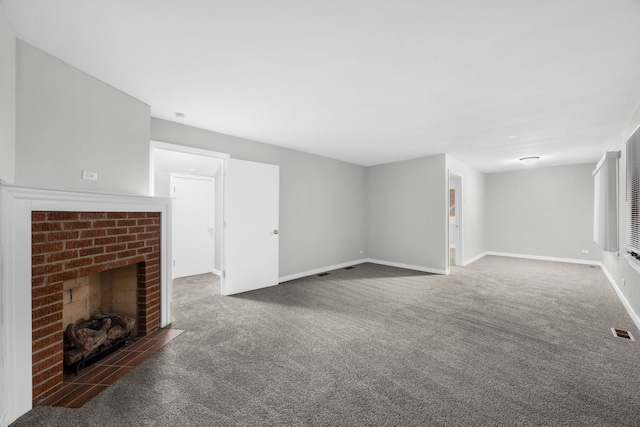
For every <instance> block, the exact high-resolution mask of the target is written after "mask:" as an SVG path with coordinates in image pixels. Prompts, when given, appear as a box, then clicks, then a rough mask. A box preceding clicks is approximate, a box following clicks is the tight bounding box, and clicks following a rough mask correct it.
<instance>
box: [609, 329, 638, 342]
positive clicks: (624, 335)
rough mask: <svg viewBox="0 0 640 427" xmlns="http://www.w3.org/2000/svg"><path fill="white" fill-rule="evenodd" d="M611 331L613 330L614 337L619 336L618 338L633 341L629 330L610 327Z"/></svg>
mask: <svg viewBox="0 0 640 427" xmlns="http://www.w3.org/2000/svg"><path fill="white" fill-rule="evenodd" d="M611 332H613V336H615V337H620V338H625V339H628V340H631V341H635V339H634V338H633V335H631V332H629V331H625V330H624V329H616V328H611Z"/></svg>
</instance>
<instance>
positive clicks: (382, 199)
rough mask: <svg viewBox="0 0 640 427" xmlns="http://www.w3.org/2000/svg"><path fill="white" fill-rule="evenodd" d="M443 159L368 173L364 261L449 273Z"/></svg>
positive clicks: (390, 165)
mask: <svg viewBox="0 0 640 427" xmlns="http://www.w3.org/2000/svg"><path fill="white" fill-rule="evenodd" d="M445 163H446V162H445V156H444V155H438V156H431V157H423V158H419V159H414V160H407V161H403V162H396V163H388V164H385V165H378V166H372V167H369V168H367V211H368V233H367V235H368V245H367V253H368V257H369V258H371V259H374V260H381V261H387V262H393V263H397V264H405V265H411V266H415V267H420V268H424V269H431V270H434V271H438V272H445V271H446V270H447V264H446V261H447V259H446V256H447V232H448V227H449V217H448V215H447V212H448V210H449V189H448V188H447V179H446V169H445V168H446V165H445Z"/></svg>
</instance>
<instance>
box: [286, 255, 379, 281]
mask: <svg viewBox="0 0 640 427" xmlns="http://www.w3.org/2000/svg"><path fill="white" fill-rule="evenodd" d="M365 262H367V260H366V259H359V260H356V261H349V262H343V263H342V264H336V265H330V266H327V267H321V268H315V269H313V270H307V271H303V272H301V273H295V274H289V275H288V276H283V277H280V278H279V279H278V281H279V282H280V283H284V282H288V281H290V280H295V279H300V278H302V277H307V276H314V275H316V274H320V273H324V272H326V271H331V270H337V269H339V268H345V267H351V266H352V265H358V264H362V263H365Z"/></svg>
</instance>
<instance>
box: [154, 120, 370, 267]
mask: <svg viewBox="0 0 640 427" xmlns="http://www.w3.org/2000/svg"><path fill="white" fill-rule="evenodd" d="M151 138H152V139H153V140H154V141H162V142H168V143H172V144H178V145H186V146H190V147H196V148H203V149H208V150H212V151H217V152H221V153H227V154H230V155H231V157H234V158H238V159H243V160H250V161H256V162H262V163H270V164H275V165H279V166H280V276H281V277H284V276H289V275H293V274H299V273H303V272H305V271H310V270H315V269H319V268H324V267H327V266H332V265H336V264H342V263H346V262H350V261H357V260H358V259H361V258H363V257H364V256H365V255H364V254H360V253H359V251H360V250H361V249H362V250H364V249H365V244H366V228H365V224H364V221H363V218H365V217H366V212H365V188H366V181H365V180H366V176H365V168H364V167H363V166H358V165H354V164H351V163H345V162H341V161H338V160H333V159H329V158H327V157H321V156H316V155H312V154H307V153H303V152H301V151H295V150H290V149H286V148H281V147H276V146H273V145H269V144H263V143H259V142H255V141H250V140H246V139H242V138H237V137H233V136H229V135H224V134H220V133H216V132H210V131H206V130H203V129H197V128H193V127H190V126H185V125H181V124H178V123H174V122H169V121H166V120H160V119H155V118H153V119H151ZM216 249H217V246H216Z"/></svg>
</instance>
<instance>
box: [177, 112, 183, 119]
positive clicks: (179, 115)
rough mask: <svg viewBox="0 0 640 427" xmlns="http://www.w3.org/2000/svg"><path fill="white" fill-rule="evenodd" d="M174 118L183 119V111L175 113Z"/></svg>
mask: <svg viewBox="0 0 640 427" xmlns="http://www.w3.org/2000/svg"><path fill="white" fill-rule="evenodd" d="M176 119H184V113H176Z"/></svg>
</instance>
